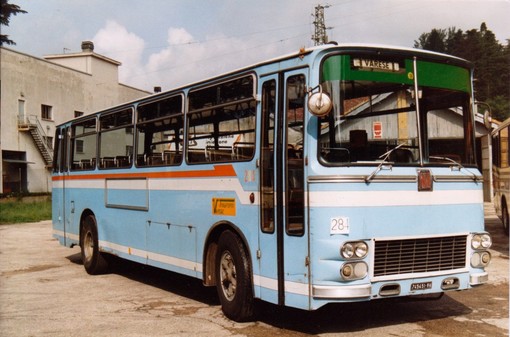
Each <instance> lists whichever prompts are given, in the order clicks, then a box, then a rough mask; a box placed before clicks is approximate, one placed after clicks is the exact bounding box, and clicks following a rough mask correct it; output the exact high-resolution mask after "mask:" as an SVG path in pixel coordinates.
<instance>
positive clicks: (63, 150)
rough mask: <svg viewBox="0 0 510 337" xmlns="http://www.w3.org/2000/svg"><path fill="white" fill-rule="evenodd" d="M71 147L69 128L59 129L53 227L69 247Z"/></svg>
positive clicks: (55, 158) (55, 164)
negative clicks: (67, 191) (68, 213)
mask: <svg viewBox="0 0 510 337" xmlns="http://www.w3.org/2000/svg"><path fill="white" fill-rule="evenodd" d="M68 146H69V128H68V127H62V128H59V129H57V131H56V134H55V151H54V154H53V156H54V159H53V161H54V167H53V174H54V177H55V178H56V180H55V183H54V184H53V188H52V199H53V202H52V218H53V227H54V229H55V230H56V231H57V232H58V234H59V236H61V237H63V242H62V244H64V245H69V244H70V243H68V242H66V239H65V238H66V227H67V226H66V222H67V221H69V216H68V215H67V214H66V212H68V211H69V210H68V207H66V205H68V203H69V200H68V195H69V193H66V179H67V175H68V173H69V168H68V164H67V160H68Z"/></svg>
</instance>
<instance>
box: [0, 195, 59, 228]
mask: <svg viewBox="0 0 510 337" xmlns="http://www.w3.org/2000/svg"><path fill="white" fill-rule="evenodd" d="M50 219H51V198H47V199H46V200H43V201H32V202H30V201H29V202H23V201H20V200H17V201H6V202H1V203H0V224H12V223H20V222H38V221H42V220H50Z"/></svg>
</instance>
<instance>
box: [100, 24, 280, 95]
mask: <svg viewBox="0 0 510 337" xmlns="http://www.w3.org/2000/svg"><path fill="white" fill-rule="evenodd" d="M93 41H94V45H95V46H96V52H98V53H100V54H103V55H105V56H108V57H111V58H113V59H115V60H118V61H120V62H122V66H121V67H120V68H119V80H120V82H121V83H125V84H128V85H131V86H134V87H138V88H143V89H145V90H149V91H150V90H152V89H153V87H154V86H161V87H162V89H163V90H170V89H172V88H177V87H179V86H183V85H186V84H189V83H192V82H196V81H199V80H202V79H206V78H210V77H213V76H217V75H220V74H222V73H226V72H229V71H233V70H235V69H238V68H242V67H245V66H248V65H250V64H254V63H256V62H260V61H263V60H265V59H268V58H272V57H274V56H276V55H277V54H278V55H279V54H281V49H282V43H272V44H271V43H269V44H268V43H267V41H266V40H262V41H261V40H260V38H259V39H257V38H256V37H251V36H248V37H246V36H245V37H227V36H225V35H224V34H222V33H216V34H209V35H206V36H204V37H203V38H202V40H199V39H198V38H195V37H194V36H193V35H192V34H191V33H190V32H188V31H187V30H186V29H185V28H182V27H170V28H168V30H167V34H166V41H165V43H164V44H163V46H160V47H150V48H145V46H146V43H145V42H144V40H143V39H142V38H141V37H139V36H138V35H136V34H135V33H133V32H129V31H128V30H127V29H126V27H124V26H122V25H121V24H119V23H118V22H116V21H112V20H109V21H107V23H106V25H105V27H103V28H101V29H100V30H99V31H98V32H97V33H96V34H95V36H94V38H93Z"/></svg>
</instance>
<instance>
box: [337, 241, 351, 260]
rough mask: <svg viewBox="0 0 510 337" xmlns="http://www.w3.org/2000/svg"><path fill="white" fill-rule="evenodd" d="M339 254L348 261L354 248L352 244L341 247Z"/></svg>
mask: <svg viewBox="0 0 510 337" xmlns="http://www.w3.org/2000/svg"><path fill="white" fill-rule="evenodd" d="M340 252H341V254H342V256H343V257H344V258H346V259H350V258H352V257H353V256H354V246H353V245H352V243H350V242H347V243H346V244H344V245H343V246H342V249H340Z"/></svg>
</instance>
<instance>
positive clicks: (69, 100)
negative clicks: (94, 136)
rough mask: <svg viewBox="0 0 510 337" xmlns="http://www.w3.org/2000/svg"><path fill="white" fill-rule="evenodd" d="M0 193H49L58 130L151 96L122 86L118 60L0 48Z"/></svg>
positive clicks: (88, 48) (90, 51)
mask: <svg viewBox="0 0 510 337" xmlns="http://www.w3.org/2000/svg"><path fill="white" fill-rule="evenodd" d="M0 65H1V69H0V126H1V129H0V159H1V160H0V169H1V171H2V178H1V181H0V194H2V193H3V194H7V193H11V192H30V193H35V192H50V191H51V170H50V166H51V160H52V156H53V153H52V148H53V137H54V132H55V126H56V125H58V124H60V123H63V122H65V121H67V120H69V119H72V118H74V117H77V116H80V115H83V114H89V113H92V112H95V111H97V110H100V109H103V108H106V107H109V106H113V105H117V104H119V103H122V102H126V101H131V100H134V99H137V98H140V97H143V96H146V95H149V94H151V93H150V92H147V91H144V90H140V89H137V88H133V87H129V86H127V85H124V84H121V83H119V80H118V67H119V66H120V65H121V63H120V62H118V61H115V60H112V59H110V58H107V57H105V56H102V55H99V54H97V53H94V45H93V43H92V42H89V41H85V42H83V43H82V52H80V53H71V54H62V55H50V56H46V57H45V58H44V59H41V58H37V57H34V56H31V55H27V54H24V53H20V52H18V51H14V50H12V49H8V48H4V47H0Z"/></svg>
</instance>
